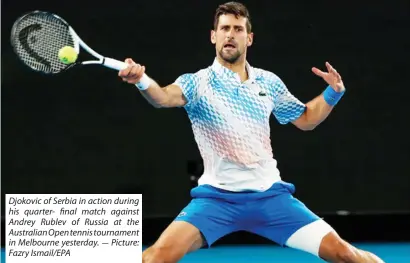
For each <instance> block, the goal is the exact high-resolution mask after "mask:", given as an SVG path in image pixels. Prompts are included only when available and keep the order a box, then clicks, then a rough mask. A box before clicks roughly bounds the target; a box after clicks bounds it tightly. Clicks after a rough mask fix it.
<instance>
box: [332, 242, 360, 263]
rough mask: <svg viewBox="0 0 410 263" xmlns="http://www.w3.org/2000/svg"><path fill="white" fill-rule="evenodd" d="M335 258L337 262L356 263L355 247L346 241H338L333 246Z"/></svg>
mask: <svg viewBox="0 0 410 263" xmlns="http://www.w3.org/2000/svg"><path fill="white" fill-rule="evenodd" d="M334 251H335V258H336V262H337V263H356V262H357V260H356V258H357V256H356V255H357V253H356V249H355V248H354V247H353V246H351V245H349V244H348V243H346V242H343V241H341V242H338V243H337V244H336V246H335V250H334Z"/></svg>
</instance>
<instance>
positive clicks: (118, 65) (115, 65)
mask: <svg viewBox="0 0 410 263" xmlns="http://www.w3.org/2000/svg"><path fill="white" fill-rule="evenodd" d="M103 65H104V66H106V67H107V68H111V69H116V70H122V69H125V68H127V66H128V65H127V64H126V63H125V62H122V61H119V60H116V59H112V58H104V60H103Z"/></svg>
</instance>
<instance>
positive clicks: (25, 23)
mask: <svg viewBox="0 0 410 263" xmlns="http://www.w3.org/2000/svg"><path fill="white" fill-rule="evenodd" d="M14 38H15V39H14V43H15V44H14V46H15V50H16V53H17V54H18V55H19V57H20V59H21V60H22V61H23V62H24V63H25V64H27V65H28V66H30V67H31V68H33V69H35V70H38V71H43V72H45V73H55V72H59V71H61V70H63V69H65V68H66V67H67V65H66V64H64V63H62V62H61V61H60V60H59V58H58V52H59V50H60V49H61V48H62V47H64V46H71V47H74V39H73V37H72V35H71V34H70V31H69V28H68V26H67V25H66V24H65V23H64V22H62V21H61V20H60V19H58V18H57V17H55V16H52V15H47V14H41V13H38V14H31V15H29V16H26V17H24V18H23V19H22V20H21V21H20V22H19V24H18V25H17V26H16V30H15V35H14Z"/></svg>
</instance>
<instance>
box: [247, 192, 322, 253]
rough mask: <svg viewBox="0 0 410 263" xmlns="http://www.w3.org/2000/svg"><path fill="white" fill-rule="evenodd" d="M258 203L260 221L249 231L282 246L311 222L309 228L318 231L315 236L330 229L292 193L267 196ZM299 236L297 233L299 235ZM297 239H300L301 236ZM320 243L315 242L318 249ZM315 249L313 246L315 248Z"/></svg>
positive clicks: (286, 244)
mask: <svg viewBox="0 0 410 263" xmlns="http://www.w3.org/2000/svg"><path fill="white" fill-rule="evenodd" d="M256 205H258V207H259V210H260V212H259V215H258V216H257V217H256V219H257V220H258V221H257V222H258V223H257V224H254V225H253V226H252V227H251V228H250V229H249V231H250V232H253V233H255V234H258V235H261V236H264V237H266V238H268V239H270V240H272V241H274V242H276V243H278V244H279V245H281V246H289V242H288V240H289V238H291V237H292V236H293V235H294V234H295V233H296V232H297V231H298V230H300V229H302V228H304V227H306V226H308V225H310V224H312V225H311V227H308V229H309V230H310V229H313V230H317V231H318V232H317V233H316V234H315V236H319V237H320V236H321V235H322V234H323V232H326V231H328V229H327V227H328V225H327V224H326V223H324V222H323V221H321V219H320V218H319V217H318V216H317V215H316V214H315V213H313V212H312V211H311V210H310V209H309V208H307V207H306V205H305V204H304V203H302V202H301V201H299V200H298V199H296V198H294V197H293V196H292V195H291V194H290V193H284V194H281V195H278V196H274V197H271V198H267V199H265V200H262V201H261V202H259V203H258V204H256ZM315 226H316V227H315ZM319 231H320V232H319ZM326 233H327V232H326ZM311 234H312V231H308V232H307V234H304V235H303V236H306V235H311ZM299 236H300V235H297V237H299ZM312 238H313V237H312ZM297 240H298V241H299V238H297ZM299 243H300V242H298V243H297V244H299ZM290 245H294V243H292V242H291V243H290ZM319 245H320V242H319V243H318V244H316V243H315V245H314V246H317V249H319ZM304 246H305V244H304V243H302V244H301V247H302V248H304ZM315 249H316V248H313V250H315ZM304 250H309V251H312V248H311V247H307V248H304Z"/></svg>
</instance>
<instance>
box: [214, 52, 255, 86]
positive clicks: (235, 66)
mask: <svg viewBox="0 0 410 263" xmlns="http://www.w3.org/2000/svg"><path fill="white" fill-rule="evenodd" d="M217 59H218V62H219V63H220V64H221V65H222V66H224V67H226V68H227V69H229V70H231V71H233V72H235V73H237V74H238V75H239V77H240V78H241V81H242V82H244V81H246V80H247V79H248V72H247V70H246V60H245V59H244V58H240V59H239V60H238V61H236V62H235V63H229V62H226V61H225V60H223V59H222V58H220V57H217Z"/></svg>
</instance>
